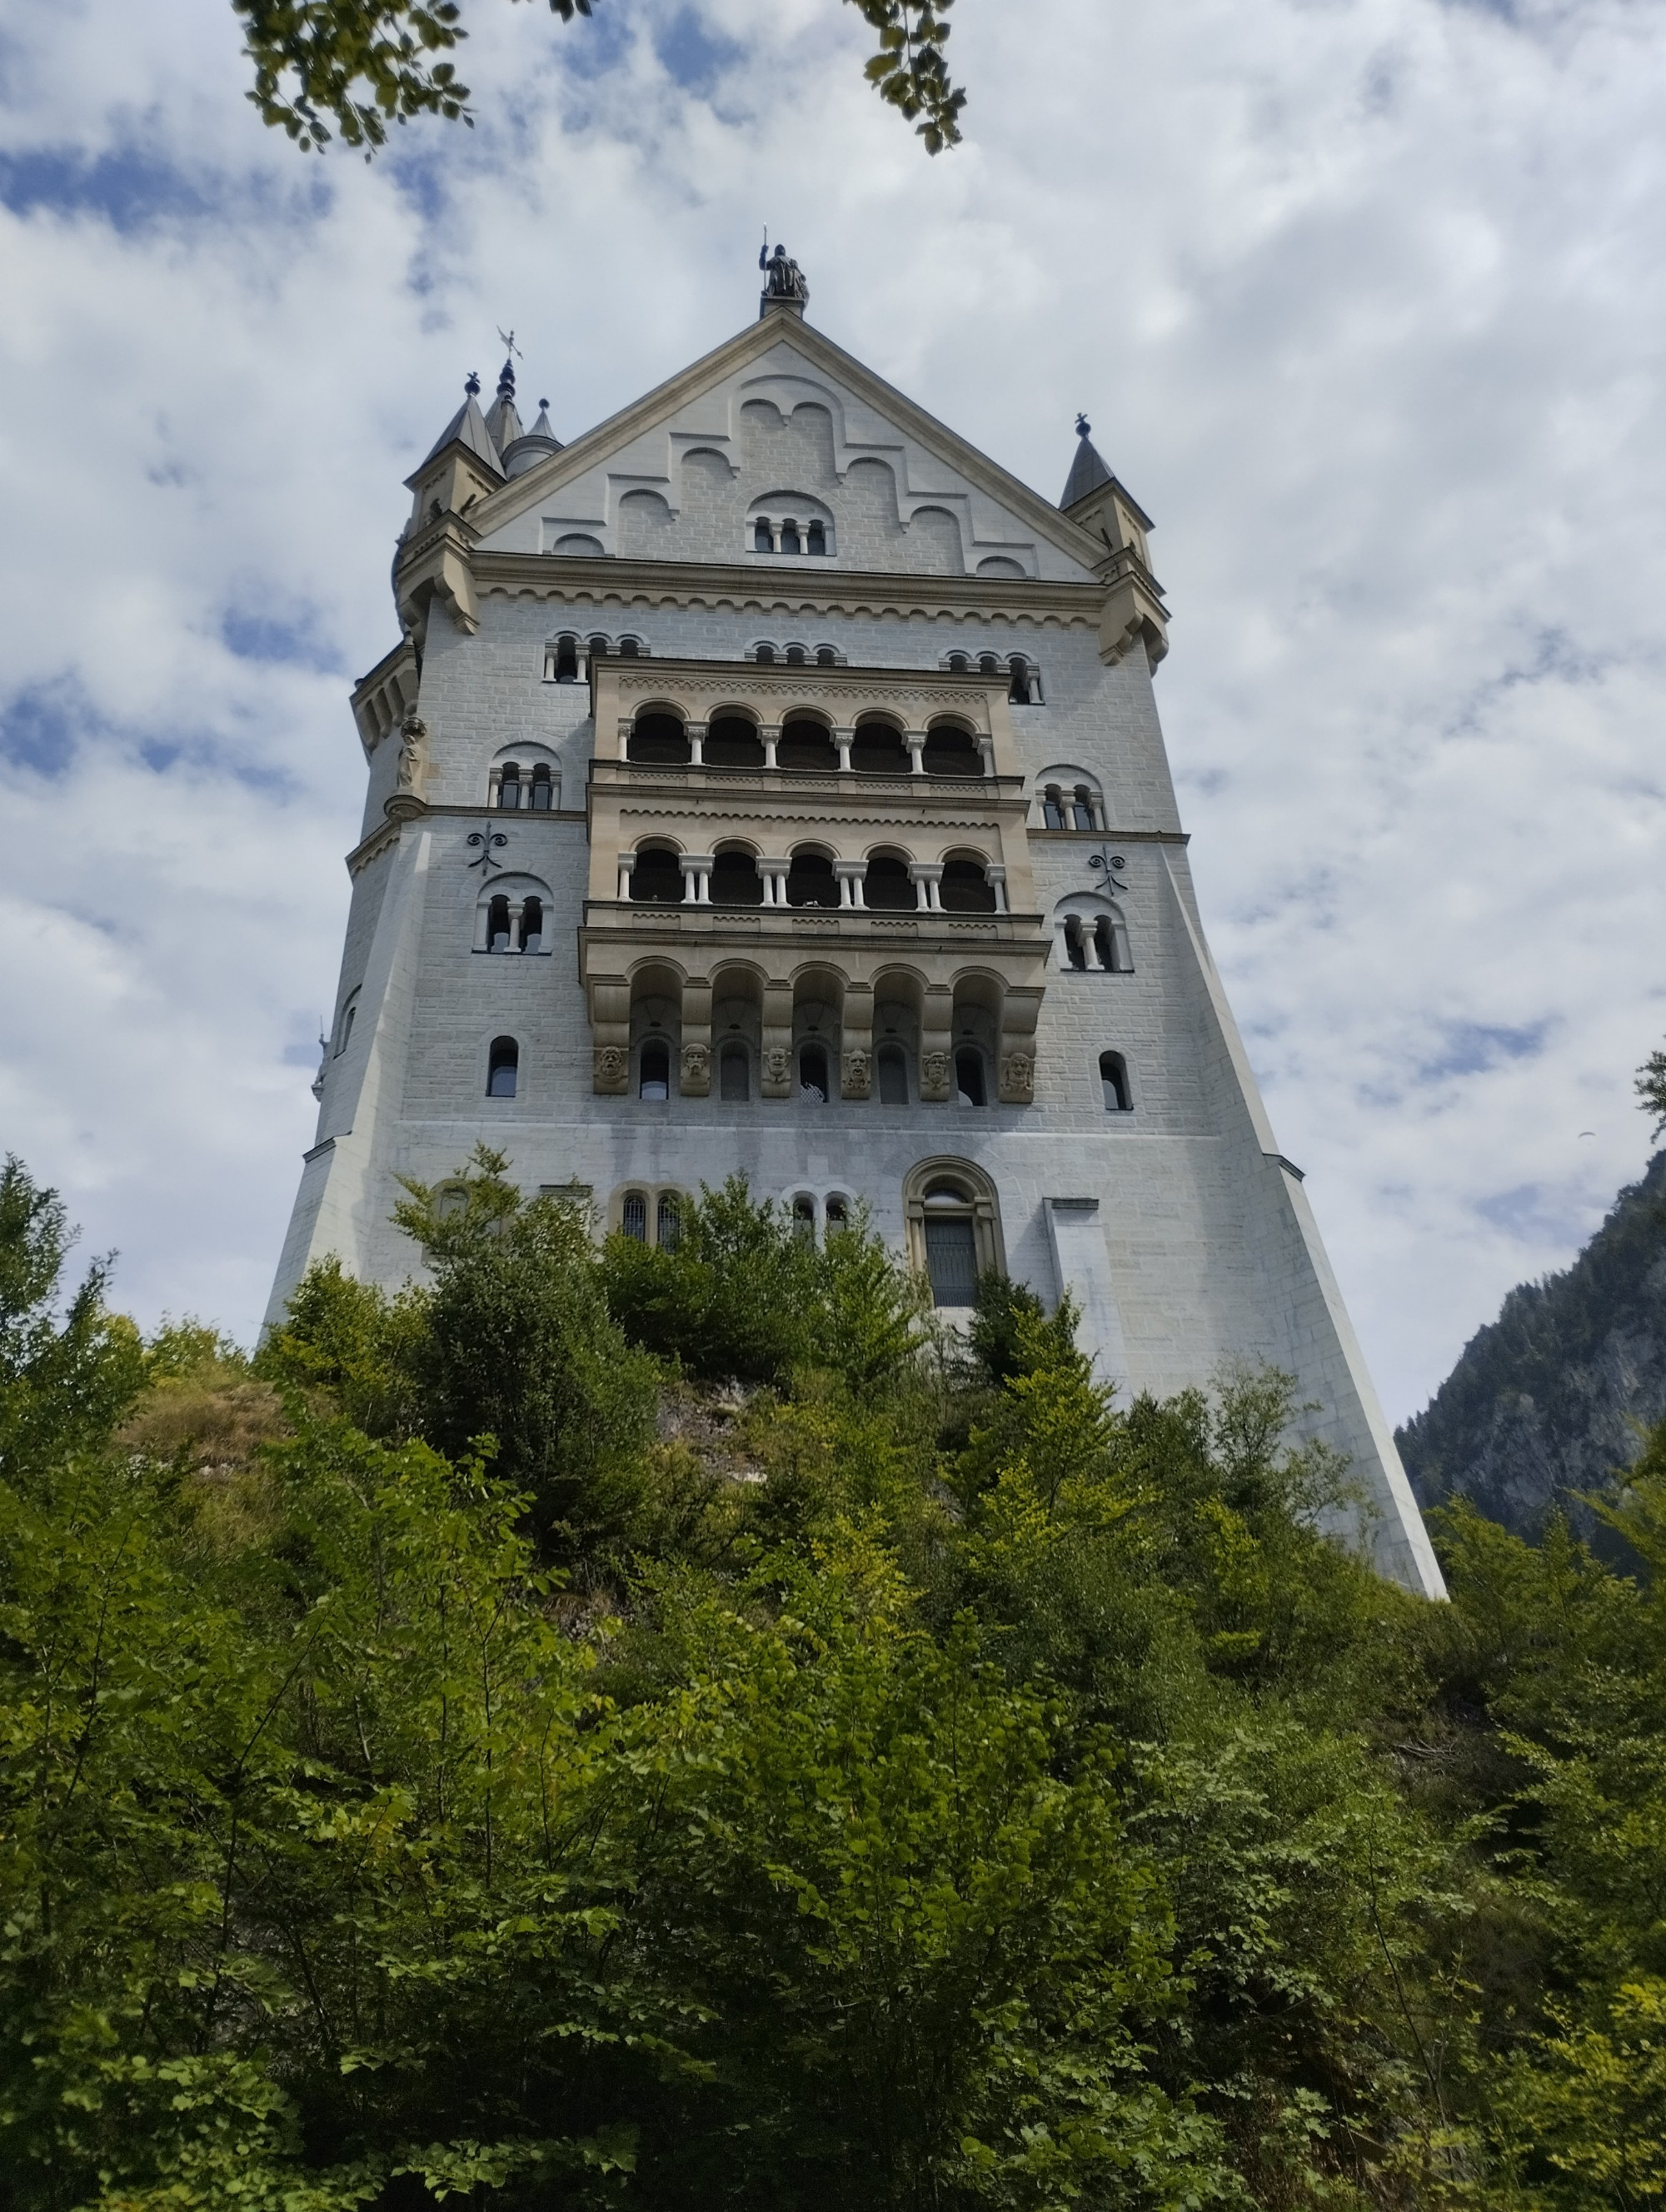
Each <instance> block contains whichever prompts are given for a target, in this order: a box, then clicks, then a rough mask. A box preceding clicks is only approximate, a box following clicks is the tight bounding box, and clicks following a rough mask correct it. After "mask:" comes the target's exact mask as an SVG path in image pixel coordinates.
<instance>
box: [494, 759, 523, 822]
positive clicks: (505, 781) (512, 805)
mask: <svg viewBox="0 0 1666 2212" xmlns="http://www.w3.org/2000/svg"><path fill="white" fill-rule="evenodd" d="M497 803H498V805H500V806H501V807H502V809H503V810H504V811H505V812H506V813H508V814H513V813H514V811H515V809H516V808H517V807H518V806H519V805H520V763H519V762H518V761H505V762H504V763H503V770H502V775H501V776H500V777H499V779H498V785H497Z"/></svg>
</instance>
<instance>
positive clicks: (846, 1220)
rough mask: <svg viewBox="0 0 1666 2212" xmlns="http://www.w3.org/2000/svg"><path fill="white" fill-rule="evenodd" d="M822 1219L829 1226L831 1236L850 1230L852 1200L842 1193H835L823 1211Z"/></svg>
mask: <svg viewBox="0 0 1666 2212" xmlns="http://www.w3.org/2000/svg"><path fill="white" fill-rule="evenodd" d="M822 1218H823V1219H824V1221H825V1222H826V1224H827V1228H828V1233H829V1235H830V1236H832V1235H836V1233H837V1231H840V1230H841V1229H848V1228H849V1226H850V1200H848V1198H846V1197H845V1196H844V1195H843V1194H842V1192H839V1191H835V1192H834V1194H833V1195H832V1197H831V1198H830V1199H829V1200H828V1201H827V1204H826V1205H825V1206H824V1207H823V1209H822Z"/></svg>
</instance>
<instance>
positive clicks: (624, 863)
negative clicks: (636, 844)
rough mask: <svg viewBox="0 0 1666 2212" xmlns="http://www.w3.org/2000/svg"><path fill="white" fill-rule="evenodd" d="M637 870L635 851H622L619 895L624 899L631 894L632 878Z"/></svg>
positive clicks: (620, 856)
mask: <svg viewBox="0 0 1666 2212" xmlns="http://www.w3.org/2000/svg"><path fill="white" fill-rule="evenodd" d="M635 872H636V855H635V854H634V853H621V854H620V855H619V896H620V897H621V898H622V899H628V898H629V896H630V878H632V876H634V875H635Z"/></svg>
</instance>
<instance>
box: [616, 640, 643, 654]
mask: <svg viewBox="0 0 1666 2212" xmlns="http://www.w3.org/2000/svg"><path fill="white" fill-rule="evenodd" d="M641 654H642V647H641V640H640V639H639V638H634V637H622V638H621V639H620V640H619V658H620V659H621V660H640V659H641Z"/></svg>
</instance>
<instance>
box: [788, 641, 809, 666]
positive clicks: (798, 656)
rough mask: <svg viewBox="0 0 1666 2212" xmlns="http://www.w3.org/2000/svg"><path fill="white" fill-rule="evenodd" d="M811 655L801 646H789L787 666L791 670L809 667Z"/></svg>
mask: <svg viewBox="0 0 1666 2212" xmlns="http://www.w3.org/2000/svg"><path fill="white" fill-rule="evenodd" d="M808 660H809V655H808V654H807V653H806V652H805V649H804V647H802V646H801V645H789V646H788V647H787V666H788V667H789V668H803V667H805V666H806V665H807V663H808Z"/></svg>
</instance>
